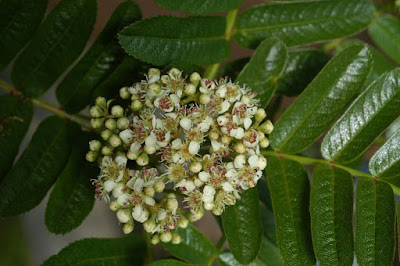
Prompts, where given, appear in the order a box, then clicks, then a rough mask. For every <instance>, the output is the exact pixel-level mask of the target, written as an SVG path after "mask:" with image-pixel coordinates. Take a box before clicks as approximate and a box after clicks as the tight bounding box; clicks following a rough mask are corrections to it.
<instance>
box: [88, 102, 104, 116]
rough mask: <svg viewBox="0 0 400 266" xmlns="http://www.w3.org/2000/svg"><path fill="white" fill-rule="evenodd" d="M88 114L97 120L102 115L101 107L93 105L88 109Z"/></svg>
mask: <svg viewBox="0 0 400 266" xmlns="http://www.w3.org/2000/svg"><path fill="white" fill-rule="evenodd" d="M89 112H90V115H91V116H92V117H93V118H99V117H102V116H103V115H104V112H103V109H101V107H100V106H98V105H94V106H92V107H90V110H89Z"/></svg>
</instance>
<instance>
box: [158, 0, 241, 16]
mask: <svg viewBox="0 0 400 266" xmlns="http://www.w3.org/2000/svg"><path fill="white" fill-rule="evenodd" d="M156 3H157V4H158V5H160V6H162V7H164V8H166V9H168V10H172V11H183V12H185V13H187V14H192V15H205V14H211V13H217V12H224V11H228V10H231V9H235V8H238V7H240V6H241V5H242V3H243V0H218V1H215V0H156Z"/></svg>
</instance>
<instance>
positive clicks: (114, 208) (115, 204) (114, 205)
mask: <svg viewBox="0 0 400 266" xmlns="http://www.w3.org/2000/svg"><path fill="white" fill-rule="evenodd" d="M109 207H110V209H111V210H112V211H114V212H116V211H117V210H118V209H119V208H121V205H119V203H118V202H117V201H116V200H115V201H112V202H111V203H110V206H109Z"/></svg>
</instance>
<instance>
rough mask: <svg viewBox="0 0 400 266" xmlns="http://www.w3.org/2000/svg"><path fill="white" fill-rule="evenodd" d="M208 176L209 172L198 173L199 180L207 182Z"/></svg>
mask: <svg viewBox="0 0 400 266" xmlns="http://www.w3.org/2000/svg"><path fill="white" fill-rule="evenodd" d="M209 178H210V174H209V173H207V172H204V171H203V172H200V173H199V179H200V181H202V182H207V181H208V179H209Z"/></svg>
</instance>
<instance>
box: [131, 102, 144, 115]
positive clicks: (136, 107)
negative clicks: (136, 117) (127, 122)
mask: <svg viewBox="0 0 400 266" xmlns="http://www.w3.org/2000/svg"><path fill="white" fill-rule="evenodd" d="M142 107H143V104H142V102H141V101H140V100H134V101H133V102H132V104H131V109H132V111H134V112H136V111H139V110H140V109H142Z"/></svg>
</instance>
